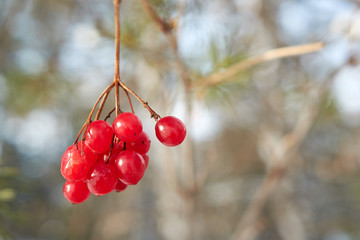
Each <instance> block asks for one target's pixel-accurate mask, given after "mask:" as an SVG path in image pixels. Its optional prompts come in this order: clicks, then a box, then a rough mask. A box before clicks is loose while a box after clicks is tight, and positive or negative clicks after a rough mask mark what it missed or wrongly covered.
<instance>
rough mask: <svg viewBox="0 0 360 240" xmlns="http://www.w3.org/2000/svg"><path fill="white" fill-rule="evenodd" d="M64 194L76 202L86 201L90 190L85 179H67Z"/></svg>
mask: <svg viewBox="0 0 360 240" xmlns="http://www.w3.org/2000/svg"><path fill="white" fill-rule="evenodd" d="M63 194H64V197H65V198H66V199H67V200H68V201H69V202H71V203H73V204H76V203H82V202H84V201H85V200H86V199H87V198H88V197H89V195H90V191H89V189H88V187H87V184H86V182H84V181H78V182H70V181H66V182H65V184H64V187H63Z"/></svg>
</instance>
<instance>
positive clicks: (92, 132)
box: [85, 120, 114, 153]
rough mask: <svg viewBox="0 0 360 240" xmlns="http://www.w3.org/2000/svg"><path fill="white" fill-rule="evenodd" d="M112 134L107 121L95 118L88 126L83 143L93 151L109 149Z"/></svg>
mask: <svg viewBox="0 0 360 240" xmlns="http://www.w3.org/2000/svg"><path fill="white" fill-rule="evenodd" d="M113 135H114V133H113V131H112V128H111V125H110V124H109V123H108V122H106V121H103V120H96V121H94V122H92V123H90V124H89V126H88V129H87V131H86V136H85V143H86V145H87V146H88V147H89V148H91V149H92V150H93V151H94V152H97V153H103V152H106V151H107V150H109V149H110V145H111V142H112V140H113Z"/></svg>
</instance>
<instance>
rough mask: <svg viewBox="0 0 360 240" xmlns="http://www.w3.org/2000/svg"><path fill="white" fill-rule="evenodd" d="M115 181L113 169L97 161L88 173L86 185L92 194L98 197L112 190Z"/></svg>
mask: <svg viewBox="0 0 360 240" xmlns="http://www.w3.org/2000/svg"><path fill="white" fill-rule="evenodd" d="M116 181H117V179H116V177H115V174H114V170H113V167H112V166H111V165H106V164H105V163H104V162H102V161H98V162H96V163H95V165H94V168H93V169H92V171H91V172H90V175H89V177H88V182H87V185H88V188H89V190H90V192H91V193H92V194H94V195H96V196H100V195H105V194H107V193H109V192H111V191H112V190H114V187H115V184H116Z"/></svg>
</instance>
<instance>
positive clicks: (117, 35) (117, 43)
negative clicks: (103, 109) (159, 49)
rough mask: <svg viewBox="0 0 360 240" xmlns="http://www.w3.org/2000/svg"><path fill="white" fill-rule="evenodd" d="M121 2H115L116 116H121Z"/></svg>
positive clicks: (115, 0)
mask: <svg viewBox="0 0 360 240" xmlns="http://www.w3.org/2000/svg"><path fill="white" fill-rule="evenodd" d="M120 3H121V0H114V15H115V77H114V83H115V108H116V115H119V113H120V111H119V110H120V108H119V82H118V79H119V80H120V13H119V8H120Z"/></svg>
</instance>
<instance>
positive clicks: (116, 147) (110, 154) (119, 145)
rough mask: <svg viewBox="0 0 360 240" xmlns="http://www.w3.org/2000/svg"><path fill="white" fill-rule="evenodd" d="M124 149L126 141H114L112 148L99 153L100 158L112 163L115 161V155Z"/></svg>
mask: <svg viewBox="0 0 360 240" xmlns="http://www.w3.org/2000/svg"><path fill="white" fill-rule="evenodd" d="M123 149H124V142H122V141H120V142H114V143H113V147H112V149H111V148H110V149H109V150H108V151H106V152H104V153H101V154H99V160H101V161H103V162H105V163H110V162H113V158H114V156H116V155H118V154H119V153H120V152H121V151H122V150H123Z"/></svg>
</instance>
